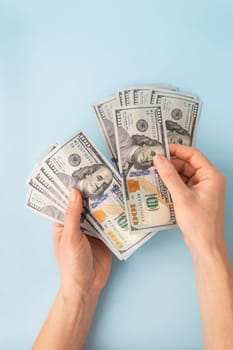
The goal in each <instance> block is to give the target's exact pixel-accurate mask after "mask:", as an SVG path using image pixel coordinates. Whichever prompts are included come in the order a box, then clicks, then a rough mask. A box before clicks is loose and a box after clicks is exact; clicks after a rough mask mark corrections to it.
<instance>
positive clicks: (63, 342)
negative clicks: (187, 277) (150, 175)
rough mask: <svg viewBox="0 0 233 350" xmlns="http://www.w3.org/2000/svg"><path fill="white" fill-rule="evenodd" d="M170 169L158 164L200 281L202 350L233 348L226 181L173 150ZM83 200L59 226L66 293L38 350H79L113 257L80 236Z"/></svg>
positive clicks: (76, 200) (198, 157)
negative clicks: (226, 241) (226, 242)
mask: <svg viewBox="0 0 233 350" xmlns="http://www.w3.org/2000/svg"><path fill="white" fill-rule="evenodd" d="M170 152H171V154H172V156H173V157H175V158H173V159H172V160H171V161H169V160H167V159H166V158H164V157H163V156H160V155H159V156H156V157H155V158H154V164H155V167H156V168H157V170H158V171H159V173H160V175H161V177H162V179H163V180H164V182H165V184H166V185H167V187H168V189H169V190H170V192H171V195H172V198H173V201H174V206H175V212H176V218H177V222H178V225H179V226H180V229H181V231H182V234H183V237H184V240H185V243H186V244H187V247H188V248H189V250H190V252H191V255H192V258H193V263H194V269H195V273H196V279H197V287H198V293H199V300H200V308H201V315H202V324H203V335H204V344H205V350H232V348H233V332H232V330H233V284H232V275H231V265H230V261H229V257H228V255H227V249H226V245H225V240H224V230H223V224H224V199H225V188H226V181H225V178H224V176H223V175H222V174H221V173H220V172H219V171H218V170H217V169H216V168H214V166H213V165H212V164H211V163H210V162H209V161H208V160H207V159H206V158H205V157H204V156H203V155H202V154H201V153H200V152H199V151H197V150H195V149H193V148H190V147H185V146H181V145H171V146H170ZM81 202H82V201H81V196H80V193H79V192H78V191H76V190H72V191H71V196H70V202H69V206H68V209H67V213H66V218H65V225H64V226H62V225H58V224H56V225H55V226H54V247H55V255H56V257H57V261H58V264H59V268H60V272H61V285H60V289H59V292H58V295H57V297H56V299H55V302H54V304H53V306H52V308H51V311H50V312H49V315H48V317H47V320H46V322H45V324H44V326H43V328H42V330H41V332H40V334H39V336H38V338H37V340H36V342H35V345H34V347H33V350H42V349H43V350H47V349H49V350H55V349H56V350H67V349H70V350H73V349H74V350H81V349H82V347H83V345H84V343H85V339H86V336H87V334H88V331H89V328H90V325H91V321H92V318H93V315H94V312H95V308H96V305H97V302H98V299H99V295H100V293H101V290H102V288H103V287H104V285H105V283H106V281H107V278H108V276H109V272H110V267H111V254H110V252H109V250H108V248H106V247H105V246H104V244H103V243H102V242H100V241H99V240H96V239H94V238H87V237H86V236H84V235H83V234H82V233H81V232H80V227H79V219H80V214H81V211H82V204H81Z"/></svg>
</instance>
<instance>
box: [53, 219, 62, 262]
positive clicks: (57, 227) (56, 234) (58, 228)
mask: <svg viewBox="0 0 233 350" xmlns="http://www.w3.org/2000/svg"><path fill="white" fill-rule="evenodd" d="M63 229H64V226H63V225H61V224H57V223H56V224H54V225H53V245H54V250H55V255H56V256H57V252H58V247H59V243H60V240H61V236H62V232H63Z"/></svg>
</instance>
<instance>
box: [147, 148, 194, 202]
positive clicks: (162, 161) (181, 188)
mask: <svg viewBox="0 0 233 350" xmlns="http://www.w3.org/2000/svg"><path fill="white" fill-rule="evenodd" d="M153 163H154V166H155V168H156V169H157V170H158V172H159V175H160V177H161V179H162V180H163V182H164V183H165V185H166V186H167V188H168V190H169V192H170V193H171V196H172V199H173V200H174V201H177V200H179V199H181V198H183V197H184V195H185V194H186V193H187V191H188V189H187V187H186V185H185V184H184V182H183V180H182V179H181V178H180V176H179V174H178V172H177V171H176V168H175V167H174V165H173V164H172V163H171V162H170V160H169V159H167V158H165V157H164V156H161V155H157V156H155V157H154V158H153Z"/></svg>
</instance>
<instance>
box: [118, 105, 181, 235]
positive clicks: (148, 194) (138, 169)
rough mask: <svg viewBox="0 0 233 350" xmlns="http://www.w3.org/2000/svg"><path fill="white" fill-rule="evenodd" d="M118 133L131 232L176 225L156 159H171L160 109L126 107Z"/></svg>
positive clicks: (119, 157)
mask: <svg viewBox="0 0 233 350" xmlns="http://www.w3.org/2000/svg"><path fill="white" fill-rule="evenodd" d="M115 113H116V117H115V134H116V142H117V150H118V159H119V168H120V173H121V175H122V180H123V187H124V191H123V192H124V198H125V206H126V212H127V217H128V222H129V229H130V231H131V233H137V232H138V231H140V230H144V232H146V231H148V230H154V229H161V228H164V227H171V226H172V225H174V224H175V223H176V220H175V214H174V207H173V202H172V199H171V196H170V193H169V191H168V190H167V188H166V186H165V185H164V183H163V182H162V180H161V178H160V176H159V174H158V172H157V171H156V169H155V168H154V166H153V162H152V158H153V156H155V155H156V154H162V155H164V156H166V157H168V158H169V150H168V143H167V138H166V129H165V125H164V122H163V119H162V115H161V107H160V106H151V107H122V108H118V109H116V111H115Z"/></svg>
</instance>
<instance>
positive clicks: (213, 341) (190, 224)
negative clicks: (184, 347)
mask: <svg viewBox="0 0 233 350" xmlns="http://www.w3.org/2000/svg"><path fill="white" fill-rule="evenodd" d="M170 153H171V156H172V157H173V159H172V160H171V161H169V160H168V159H166V158H164V157H163V156H156V157H155V158H154V165H155V167H156V168H157V170H158V171H159V174H160V176H161V178H162V179H163V181H164V182H165V184H166V186H167V187H168V189H169V191H170V193H171V195H172V198H173V201H174V207H175V213H176V218H177V223H178V225H179V227H180V229H181V231H182V233H183V237H184V241H185V243H186V245H187V247H188V248H189V250H190V253H191V255H192V258H193V263H194V269H195V274H196V281H197V288H198V294H199V302H200V309H201V317H202V327H203V337H204V345H205V349H206V350H230V349H233V279H232V269H231V264H230V260H229V257H228V254H227V249H226V244H225V240H224V202H225V190H226V180H225V177H224V176H223V175H222V174H221V173H220V172H219V171H218V170H217V169H216V168H215V167H214V166H213V165H212V164H211V163H210V162H209V161H208V160H207V158H205V157H204V155H202V154H201V153H200V152H199V151H197V150H195V149H193V148H190V147H185V146H181V145H170Z"/></svg>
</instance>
